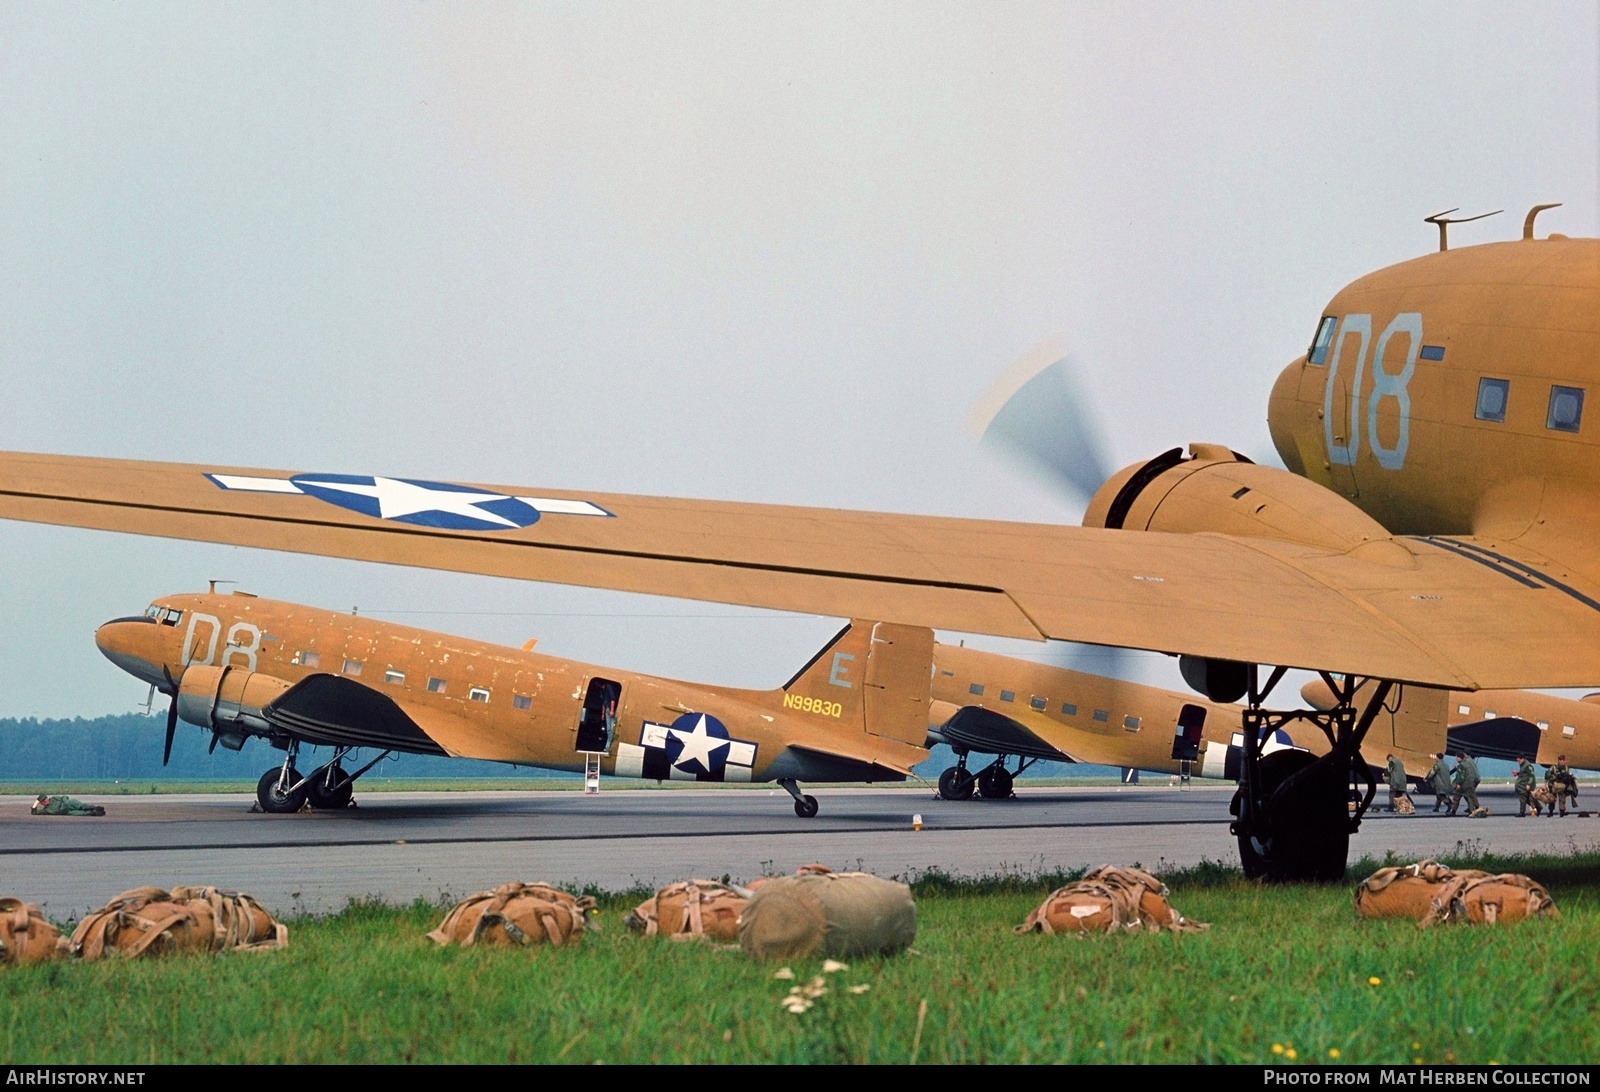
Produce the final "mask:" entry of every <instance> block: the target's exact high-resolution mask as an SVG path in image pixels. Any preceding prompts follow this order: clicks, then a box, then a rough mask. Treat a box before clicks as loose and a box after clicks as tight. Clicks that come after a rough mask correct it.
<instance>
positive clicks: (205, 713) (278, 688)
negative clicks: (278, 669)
mask: <svg viewBox="0 0 1600 1092" xmlns="http://www.w3.org/2000/svg"><path fill="white" fill-rule="evenodd" d="M291 685H292V684H291V683H288V682H286V681H285V680H283V679H280V678H277V677H276V676H273V675H264V674H262V673H260V672H257V671H250V670H248V669H246V668H243V667H210V666H203V665H199V664H194V665H191V666H190V667H189V668H187V669H186V670H185V671H184V673H183V678H182V679H180V680H179V682H178V698H177V701H178V716H179V717H180V718H181V719H182V720H184V721H186V722H188V723H189V724H197V725H199V726H200V727H202V728H209V729H211V731H213V732H215V733H216V734H217V742H219V743H221V744H222V745H223V746H224V747H227V748H228V749H229V750H233V751H237V750H238V749H239V748H240V747H242V746H243V745H244V741H245V740H246V739H247V738H248V737H250V736H265V735H271V734H272V731H273V728H272V725H271V724H270V723H269V722H268V721H267V719H266V717H265V716H263V715H262V712H261V711H262V710H263V709H265V708H266V707H267V706H268V705H269V704H271V702H272V701H273V700H274V699H276V698H278V697H280V696H282V694H283V692H284V691H286V690H288V689H289V687H290V686H291Z"/></svg>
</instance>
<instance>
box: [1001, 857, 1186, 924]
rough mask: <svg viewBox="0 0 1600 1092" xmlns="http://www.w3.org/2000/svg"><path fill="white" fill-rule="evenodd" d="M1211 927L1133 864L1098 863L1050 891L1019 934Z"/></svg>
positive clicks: (1157, 881)
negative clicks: (1182, 911) (1179, 908)
mask: <svg viewBox="0 0 1600 1092" xmlns="http://www.w3.org/2000/svg"><path fill="white" fill-rule="evenodd" d="M1209 928H1211V926H1210V925H1208V924H1206V923H1204V922H1198V921H1190V920H1189V919H1188V918H1186V917H1184V916H1183V915H1182V914H1180V913H1178V911H1177V910H1176V909H1174V908H1173V906H1172V904H1171V903H1169V902H1168V901H1167V887H1166V885H1165V884H1163V883H1162V882H1161V881H1160V880H1158V879H1156V878H1155V877H1154V876H1152V875H1150V873H1148V872H1144V871H1142V870H1140V869H1137V868H1118V867H1116V866H1114V865H1102V866H1101V867H1099V868H1097V869H1095V870H1094V871H1093V872H1090V873H1089V874H1088V875H1086V876H1084V878H1083V879H1081V880H1079V881H1078V882H1076V883H1069V884H1067V885H1066V886H1065V887H1061V888H1058V889H1056V890H1055V891H1052V892H1051V893H1050V895H1049V897H1048V898H1046V899H1045V900H1044V902H1042V903H1041V904H1039V906H1038V908H1037V909H1035V910H1034V911H1033V913H1031V914H1029V915H1028V920H1026V921H1024V922H1023V923H1022V924H1021V925H1019V926H1017V928H1016V932H1018V933H1044V934H1046V935H1054V934H1057V933H1075V934H1078V935H1080V936H1081V935H1082V934H1084V933H1118V932H1126V931H1135V932H1151V933H1160V932H1173V933H1198V932H1201V931H1203V930H1206V929H1209Z"/></svg>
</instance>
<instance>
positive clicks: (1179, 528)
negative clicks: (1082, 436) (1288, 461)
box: [1083, 444, 1414, 566]
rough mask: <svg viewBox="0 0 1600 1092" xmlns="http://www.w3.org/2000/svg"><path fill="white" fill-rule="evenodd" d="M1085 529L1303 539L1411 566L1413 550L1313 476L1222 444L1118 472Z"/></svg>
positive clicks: (1177, 451) (1098, 496)
mask: <svg viewBox="0 0 1600 1092" xmlns="http://www.w3.org/2000/svg"><path fill="white" fill-rule="evenodd" d="M1083 524H1084V526H1085V527H1107V528H1112V529H1119V528H1120V529H1127V530H1130V531H1170V532H1174V533H1187V534H1193V533H1196V532H1201V531H1213V532H1217V533H1220V534H1227V535H1238V536H1241V537H1249V538H1266V539H1274V540H1277V541H1281V542H1297V543H1303V544H1304V545H1307V546H1320V547H1323V548H1325V549H1329V550H1335V551H1337V552H1339V553H1349V552H1351V551H1358V556H1360V557H1361V558H1363V559H1364V560H1368V561H1375V562H1378V563H1380V564H1386V565H1400V566H1409V565H1411V564H1413V563H1414V561H1413V558H1412V555H1411V552H1410V550H1408V549H1407V548H1406V547H1405V546H1403V545H1401V544H1400V543H1399V542H1397V541H1395V540H1394V539H1393V538H1392V537H1391V536H1390V535H1389V532H1388V531H1387V530H1385V529H1384V527H1383V525H1382V524H1380V523H1379V522H1378V521H1377V520H1375V519H1373V518H1372V517H1371V516H1369V515H1367V514H1366V513H1365V512H1363V511H1361V509H1359V508H1357V507H1356V506H1355V505H1353V504H1351V503H1350V502H1349V501H1348V500H1346V499H1345V498H1343V497H1341V496H1339V495H1338V494H1337V493H1334V492H1333V491H1331V490H1329V489H1325V488H1323V487H1322V486H1320V485H1317V484H1316V483H1315V482H1312V481H1310V480H1309V479H1306V478H1302V477H1300V476H1299V475H1296V474H1291V473H1289V472H1288V471H1286V470H1278V469H1275V468H1274V467H1270V466H1257V465H1256V464H1255V463H1253V462H1251V461H1250V460H1249V459H1246V458H1245V457H1244V456H1242V455H1239V454H1237V453H1236V452H1233V451H1230V450H1228V449H1227V448H1226V447H1223V446H1222V445H1220V444H1191V445H1190V447H1189V456H1188V457H1187V458H1185V457H1184V454H1183V450H1182V449H1181V448H1173V449H1172V450H1171V451H1167V452H1164V453H1162V454H1160V455H1157V456H1156V457H1155V458H1154V459H1151V460H1149V461H1148V462H1144V463H1136V464H1134V465H1133V466H1130V467H1126V468H1124V469H1123V470H1121V471H1118V472H1117V473H1116V474H1113V475H1112V476H1111V477H1110V478H1109V479H1107V481H1106V483H1105V484H1104V485H1102V486H1101V487H1100V489H1099V490H1098V491H1097V492H1096V493H1095V495H1094V498H1093V499H1092V500H1091V501H1090V502H1089V507H1088V509H1087V510H1086V511H1085V512H1084V514H1083Z"/></svg>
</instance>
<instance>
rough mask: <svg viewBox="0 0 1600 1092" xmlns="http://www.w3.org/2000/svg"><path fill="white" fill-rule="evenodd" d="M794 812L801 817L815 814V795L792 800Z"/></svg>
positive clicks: (808, 817)
mask: <svg viewBox="0 0 1600 1092" xmlns="http://www.w3.org/2000/svg"><path fill="white" fill-rule="evenodd" d="M794 813H795V814H796V815H798V816H799V817H800V818H802V819H810V818H811V817H812V816H813V815H815V814H817V798H816V797H815V796H802V797H801V798H800V799H798V800H796V801H795V802H794Z"/></svg>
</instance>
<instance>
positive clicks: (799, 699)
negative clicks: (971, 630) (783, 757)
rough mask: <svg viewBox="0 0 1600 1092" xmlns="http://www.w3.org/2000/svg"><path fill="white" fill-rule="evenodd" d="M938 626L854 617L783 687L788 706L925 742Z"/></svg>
mask: <svg viewBox="0 0 1600 1092" xmlns="http://www.w3.org/2000/svg"><path fill="white" fill-rule="evenodd" d="M932 675H933V631H932V630H931V629H927V628H925V627H922V626H901V625H894V624H892V623H889V622H873V621H868V620H865V619H860V618H857V619H853V620H852V621H851V623H850V624H849V625H848V626H846V627H845V628H844V629H842V630H840V631H839V633H838V635H837V636H835V637H834V639H833V640H831V641H829V642H828V643H827V644H826V645H824V646H823V647H822V650H821V651H820V652H818V653H817V654H816V655H815V656H813V657H812V658H811V660H810V662H808V663H807V664H806V665H805V667H803V668H801V669H800V672H799V674H797V675H795V677H794V678H792V679H790V680H789V682H788V684H787V685H786V686H784V688H783V707H784V708H785V709H789V710H795V711H798V712H802V713H811V714H813V715H815V716H818V717H819V718H821V719H823V720H825V721H827V722H829V723H832V724H835V725H839V726H841V727H847V728H853V729H856V730H857V731H864V732H866V733H868V734H869V735H875V736H882V737H884V738H886V739H892V740H897V741H899V742H902V743H909V744H911V745H912V746H915V747H920V746H922V743H923V740H924V739H926V737H927V734H928V702H929V690H930V680H931V678H932Z"/></svg>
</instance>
